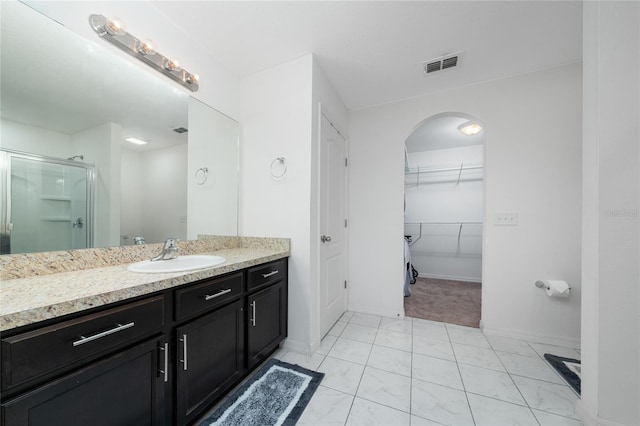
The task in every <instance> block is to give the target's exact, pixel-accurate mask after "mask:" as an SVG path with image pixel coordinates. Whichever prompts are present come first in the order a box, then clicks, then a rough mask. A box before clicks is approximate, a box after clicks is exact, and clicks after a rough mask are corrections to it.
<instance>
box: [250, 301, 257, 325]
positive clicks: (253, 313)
mask: <svg viewBox="0 0 640 426" xmlns="http://www.w3.org/2000/svg"><path fill="white" fill-rule="evenodd" d="M251 326H252V327H255V326H256V301H255V300H254V301H253V302H251Z"/></svg>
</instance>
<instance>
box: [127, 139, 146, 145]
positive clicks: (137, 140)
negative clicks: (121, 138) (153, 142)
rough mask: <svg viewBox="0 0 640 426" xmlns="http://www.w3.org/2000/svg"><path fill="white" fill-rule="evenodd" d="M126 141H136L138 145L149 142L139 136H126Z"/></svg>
mask: <svg viewBox="0 0 640 426" xmlns="http://www.w3.org/2000/svg"><path fill="white" fill-rule="evenodd" d="M125 141H127V142H131V143H135V144H136V145H146V144H147V143H148V142H147V141H143V140H142V139H138V138H126V139H125Z"/></svg>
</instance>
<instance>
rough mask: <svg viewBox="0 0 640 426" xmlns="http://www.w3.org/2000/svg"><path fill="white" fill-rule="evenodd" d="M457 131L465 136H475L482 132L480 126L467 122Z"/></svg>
mask: <svg viewBox="0 0 640 426" xmlns="http://www.w3.org/2000/svg"><path fill="white" fill-rule="evenodd" d="M458 130H460V131H461V132H462V133H463V134H465V135H467V136H473V135H477V134H478V133H480V132H481V131H482V126H481V125H479V124H478V123H472V122H470V121H469V122H467V123H463V124H461V125H460V126H458Z"/></svg>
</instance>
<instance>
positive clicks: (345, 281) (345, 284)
mask: <svg viewBox="0 0 640 426" xmlns="http://www.w3.org/2000/svg"><path fill="white" fill-rule="evenodd" d="M344 288H347V280H344Z"/></svg>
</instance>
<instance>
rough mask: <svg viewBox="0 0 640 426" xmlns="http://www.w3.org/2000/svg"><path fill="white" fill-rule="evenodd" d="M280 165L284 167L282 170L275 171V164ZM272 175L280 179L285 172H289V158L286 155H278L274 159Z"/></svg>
mask: <svg viewBox="0 0 640 426" xmlns="http://www.w3.org/2000/svg"><path fill="white" fill-rule="evenodd" d="M278 164H279V165H280V168H282V170H281V171H280V173H277V172H276V173H274V166H277V165H278ZM270 167H271V176H272V177H273V178H274V179H280V178H281V177H283V176H284V175H285V173H287V160H286V159H285V158H284V157H277V158H274V159H273V161H272V162H271V166H270Z"/></svg>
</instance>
